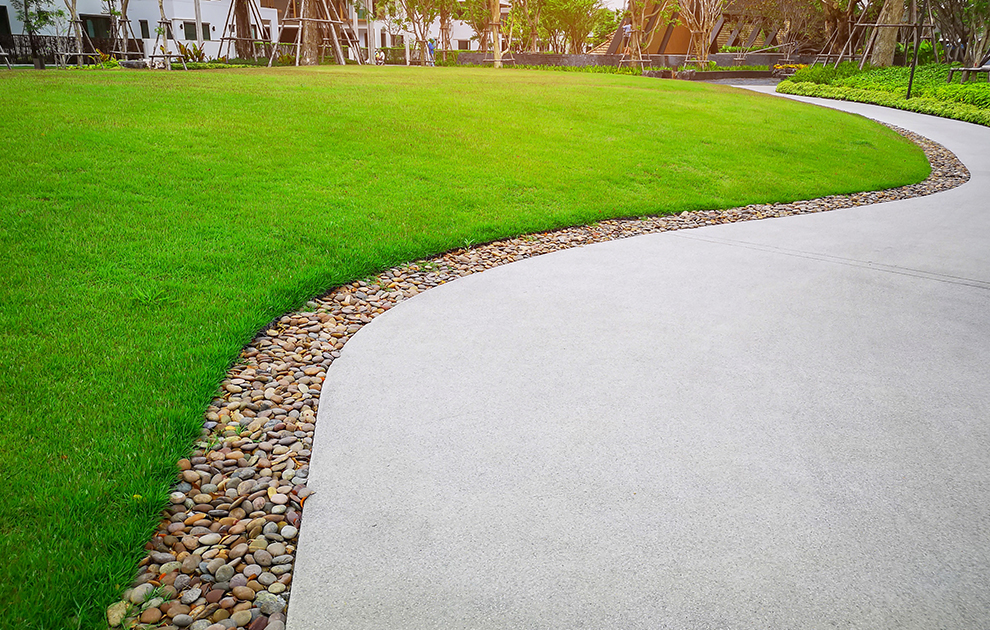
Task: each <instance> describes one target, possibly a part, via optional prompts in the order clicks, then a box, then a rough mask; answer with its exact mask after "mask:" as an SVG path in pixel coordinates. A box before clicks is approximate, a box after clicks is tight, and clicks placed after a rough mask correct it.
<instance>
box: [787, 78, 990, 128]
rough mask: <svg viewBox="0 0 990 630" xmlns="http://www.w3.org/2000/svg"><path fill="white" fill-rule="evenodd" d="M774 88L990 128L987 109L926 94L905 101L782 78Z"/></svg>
mask: <svg viewBox="0 0 990 630" xmlns="http://www.w3.org/2000/svg"><path fill="white" fill-rule="evenodd" d="M951 87H961V86H945V88H951ZM777 91H778V92H781V93H783V94H796V95H798V96H816V97H819V98H833V99H837V100H840V101H854V102H857V103H873V104H875V105H883V106H885V107H894V108H896V109H903V110H907V111H911V112H918V113H919V114H931V115H933V116H941V117H943V118H954V119H956V120H964V121H966V122H971V123H976V124H978V125H986V126H988V127H990V109H987V108H985V107H978V106H976V105H971V104H969V103H960V102H955V101H946V100H937V99H936V98H931V97H929V96H919V97H913V96H912V98H911V100H908V99H906V98H904V96H903V95H899V94H894V93H891V92H881V91H876V90H864V89H860V88H853V87H845V86H836V85H819V84H816V83H808V82H800V83H799V82H794V81H781V82H780V84H779V85H778V86H777Z"/></svg>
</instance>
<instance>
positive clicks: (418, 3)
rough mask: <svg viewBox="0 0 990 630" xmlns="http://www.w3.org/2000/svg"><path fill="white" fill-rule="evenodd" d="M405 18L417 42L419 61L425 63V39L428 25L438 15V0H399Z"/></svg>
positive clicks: (428, 28)
mask: <svg viewBox="0 0 990 630" xmlns="http://www.w3.org/2000/svg"><path fill="white" fill-rule="evenodd" d="M401 1H402V8H403V10H404V11H405V14H406V18H407V19H408V20H409V23H410V24H411V25H412V30H413V34H414V35H415V36H416V42H417V43H418V44H419V62H420V64H422V65H424V66H425V65H426V40H427V38H428V37H429V34H430V25H432V24H433V21H434V20H436V19H437V17H438V16H439V15H440V2H439V0H401Z"/></svg>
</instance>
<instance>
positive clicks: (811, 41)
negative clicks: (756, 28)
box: [733, 0, 845, 54]
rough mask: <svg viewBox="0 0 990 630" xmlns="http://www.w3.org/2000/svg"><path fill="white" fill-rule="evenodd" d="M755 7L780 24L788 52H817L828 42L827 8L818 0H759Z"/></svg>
mask: <svg viewBox="0 0 990 630" xmlns="http://www.w3.org/2000/svg"><path fill="white" fill-rule="evenodd" d="M735 6H736V5H733V8H735ZM752 9H755V12H757V13H758V14H759V15H762V16H763V17H765V18H769V19H770V20H771V22H774V23H776V24H779V25H780V26H781V30H780V43H781V44H782V45H783V50H784V52H786V53H787V54H793V53H795V52H798V51H800V50H802V49H803V50H809V49H811V50H814V51H815V52H817V51H819V50H821V48H822V45H823V44H824V43H825V32H826V23H825V9H824V7H823V2H820V1H819V0H760V2H759V3H757V4H755V6H753V7H752ZM843 43H845V40H843ZM840 46H841V44H840Z"/></svg>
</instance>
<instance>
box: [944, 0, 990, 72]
mask: <svg viewBox="0 0 990 630" xmlns="http://www.w3.org/2000/svg"><path fill="white" fill-rule="evenodd" d="M931 3H932V4H931V6H932V10H933V12H934V15H935V22H936V23H937V24H938V27H939V30H940V31H941V33H942V40H943V41H944V42H946V43H947V44H948V45H947V46H946V53H947V54H948V55H950V59H952V60H954V61H960V62H962V64H963V65H964V66H967V67H972V66H976V65H978V64H979V63H980V61H982V60H983V58H984V57H986V55H987V54H988V53H990V0H931Z"/></svg>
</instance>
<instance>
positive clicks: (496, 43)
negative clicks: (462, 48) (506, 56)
mask: <svg viewBox="0 0 990 630" xmlns="http://www.w3.org/2000/svg"><path fill="white" fill-rule="evenodd" d="M488 7H489V8H490V9H491V12H492V23H491V29H492V56H493V57H494V59H495V60H494V61H493V62H492V67H493V68H501V67H502V36H501V32H500V27H501V25H502V4H501V3H500V2H499V0H488Z"/></svg>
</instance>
